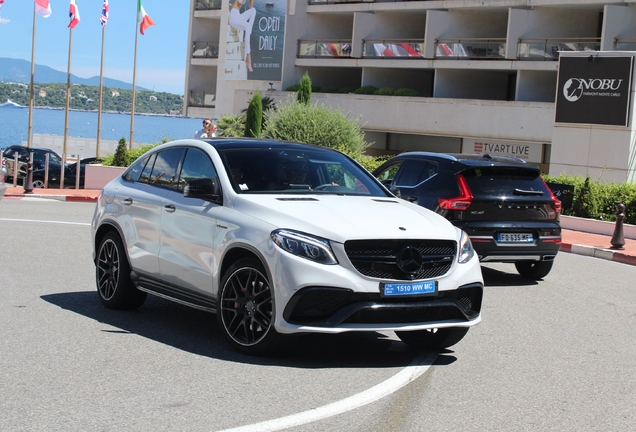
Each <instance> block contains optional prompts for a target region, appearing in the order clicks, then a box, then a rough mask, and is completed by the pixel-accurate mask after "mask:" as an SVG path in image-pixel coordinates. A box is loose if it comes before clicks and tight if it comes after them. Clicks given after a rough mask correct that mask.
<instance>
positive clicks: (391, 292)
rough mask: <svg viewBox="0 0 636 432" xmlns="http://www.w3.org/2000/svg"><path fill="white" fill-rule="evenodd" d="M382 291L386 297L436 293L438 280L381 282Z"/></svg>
mask: <svg viewBox="0 0 636 432" xmlns="http://www.w3.org/2000/svg"><path fill="white" fill-rule="evenodd" d="M380 292H381V293H382V296H384V297H400V296H417V295H427V294H428V295H430V294H436V293H437V282H436V281H427V282H407V283H383V284H380Z"/></svg>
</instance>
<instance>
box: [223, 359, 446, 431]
mask: <svg viewBox="0 0 636 432" xmlns="http://www.w3.org/2000/svg"><path fill="white" fill-rule="evenodd" d="M436 358H437V353H436V352H423V353H422V354H420V355H419V356H417V357H416V358H415V359H414V360H413V361H412V362H411V364H410V365H408V366H407V367H405V368H404V369H402V370H401V371H400V372H398V373H397V374H396V375H393V376H392V377H391V378H389V379H387V380H386V381H384V382H381V383H380V384H378V385H376V386H374V387H371V388H370V389H368V390H365V391H363V392H361V393H358V394H356V395H353V396H350V397H348V398H345V399H341V400H339V401H336V402H333V403H330V404H328V405H323V406H321V407H318V408H314V409H311V410H308V411H304V412H300V413H297V414H292V415H289V416H286V417H281V418H278V419H273V420H267V421H264V422H260V423H255V424H251V425H246V426H240V427H237V428H231V429H224V430H222V431H220V432H271V431H279V430H283V429H287V428H290V427H295V426H301V425H304V424H307V423H311V422H315V421H318V420H322V419H325V418H328V417H333V416H335V415H338V414H342V413H344V412H347V411H351V410H354V409H356V408H360V407H362V406H364V405H368V404H370V403H373V402H375V401H378V400H380V399H382V398H384V397H386V396H388V395H390V394H392V393H394V392H396V391H397V390H399V389H401V388H402V387H404V386H405V385H407V384H408V383H410V382H412V381H414V380H416V379H417V378H418V377H420V376H421V375H422V374H423V373H425V372H426V371H427V370H428V368H430V367H431V365H432V364H433V362H434V361H435V359H436Z"/></svg>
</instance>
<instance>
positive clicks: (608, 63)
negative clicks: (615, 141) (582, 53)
mask: <svg viewBox="0 0 636 432" xmlns="http://www.w3.org/2000/svg"><path fill="white" fill-rule="evenodd" d="M632 68H633V57H598V56H590V57H566V56H563V57H561V58H560V59H559V84H558V86H557V99H556V122H557V123H589V124H601V125H615V126H627V124H628V121H629V102H630V92H631V82H632Z"/></svg>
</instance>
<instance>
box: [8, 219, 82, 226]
mask: <svg viewBox="0 0 636 432" xmlns="http://www.w3.org/2000/svg"><path fill="white" fill-rule="evenodd" d="M0 221H9V222H41V223H51V224H63V225H83V226H91V224H90V223H87V222H64V221H51V220H36V219H10V218H0Z"/></svg>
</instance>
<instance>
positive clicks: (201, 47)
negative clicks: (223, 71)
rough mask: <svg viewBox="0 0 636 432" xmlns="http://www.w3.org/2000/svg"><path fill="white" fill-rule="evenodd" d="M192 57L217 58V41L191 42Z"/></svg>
mask: <svg viewBox="0 0 636 432" xmlns="http://www.w3.org/2000/svg"><path fill="white" fill-rule="evenodd" d="M192 58H219V43H218V42H193V43H192Z"/></svg>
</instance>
